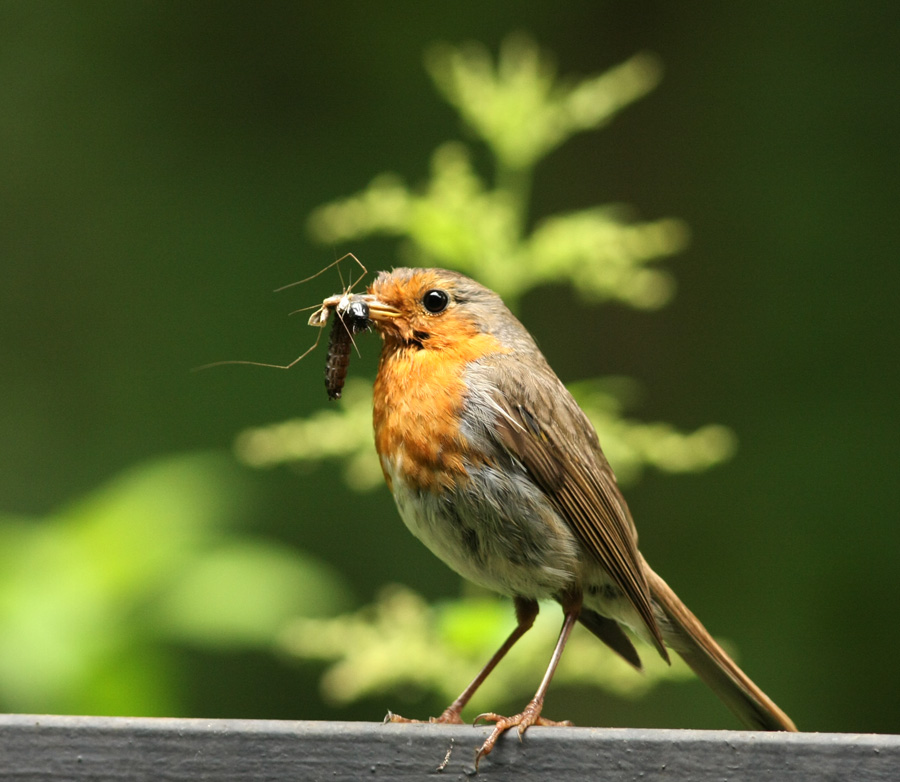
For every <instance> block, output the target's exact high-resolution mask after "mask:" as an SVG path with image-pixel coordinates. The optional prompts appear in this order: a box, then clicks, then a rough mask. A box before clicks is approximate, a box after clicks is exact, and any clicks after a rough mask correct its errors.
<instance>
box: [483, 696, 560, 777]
mask: <svg viewBox="0 0 900 782" xmlns="http://www.w3.org/2000/svg"><path fill="white" fill-rule="evenodd" d="M542 708H543V703H541V702H540V701H531V703H529V704H528V705H527V706H526V707H525V708H524V709H523V711H522V712H521V713H520V714H516V715H514V716H512V717H503V716H502V715H500V714H494V712H487V713H486V714H479V715H478V716H477V717H476V718H475V722H476V724H477V723H478V722H479V721H480V720H488V721H490V722H493V723H494V730H493V731H491V735H490V736H488V737H487V740H486V741H485V742H484V744H482V745H481V747H480V748H479V750H478V752H477V753H476V754H475V769H476V770H477V769H478V763H479V761H480V760H481V759H482V758H483V757H484V756H485V755H488V754H490V752H491V750H492V749H493V748H494V744H496V743H497V739H499V738H500V736H502V735H503V734H504V733H506V731H508V730H509V729H510V728H514V727H516V726H518V728H519V740H520V741H521V740H522V736H523V735H524V733H525V731H526V730H528V729H529V728H530V727H531V726H532V725H538V726H540V727H545V728H559V727H572V723H571V722H570V721H569V720H563V721H561V722H555V721H554V720H548V719H546V718H544V717H542V716H541V709H542Z"/></svg>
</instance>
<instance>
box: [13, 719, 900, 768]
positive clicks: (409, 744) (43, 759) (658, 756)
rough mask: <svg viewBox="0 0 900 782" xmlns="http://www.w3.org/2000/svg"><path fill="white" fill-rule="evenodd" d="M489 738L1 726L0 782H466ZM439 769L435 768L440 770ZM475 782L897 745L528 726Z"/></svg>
mask: <svg viewBox="0 0 900 782" xmlns="http://www.w3.org/2000/svg"><path fill="white" fill-rule="evenodd" d="M488 730H489V728H486V727H478V728H472V727H468V726H444V725H381V724H375V723H362V722H359V723H357V722H277V721H259V720H196V719H193V720H184V719H143V718H139V719H126V718H107V717H56V716H34V715H0V780H4V781H5V780H14V781H15V782H31V781H32V780H48V781H53V782H60V781H61V780H67V781H68V780H91V782H105V781H106V780H109V781H110V782H113V781H115V782H144V781H145V780H146V782H182V781H184V782H200V781H201V780H202V781H203V782H225V781H226V780H228V781H229V782H231V781H235V782H236V781H237V780H267V781H268V782H302V781H305V780H322V782H342V781H343V780H354V782H358V780H378V779H390V780H430V781H431V782H434V780H435V779H436V778H440V777H443V778H445V779H469V778H471V776H472V774H474V773H475V769H474V762H473V761H474V754H475V748H476V746H478V744H479V743H480V742H481V741H483V740H484V738H485V736H487V733H488ZM439 768H440V770H439ZM478 775H479V778H481V779H484V780H512V779H515V780H516V781H517V782H529V780H554V781H555V780H561V781H562V782H564V781H565V780H575V779H578V780H581V779H583V780H588V779H590V780H598V781H599V782H625V780H628V782H635V781H641V782H651V781H652V780H667V781H668V782H673V781H674V782H682V781H684V782H687V781H688V780H690V782H705V781H706V780H710V781H711V780H716V781H717V782H719V781H720V780H729V782H735V780H759V782H762V781H763V780H765V781H766V782H771V781H772V780H790V781H791V782H806V780H810V781H812V780H815V781H816V782H820V781H821V780H846V781H847V782H872V781H874V780H900V736H886V735H860V734H844V733H795V734H785V733H752V732H744V731H690V730H631V729H608V728H552V729H550V728H532V729H531V730H529V731H528V733H527V734H526V736H525V737H524V739H523V741H521V742H520V741H519V740H518V738H517V736H516V734H515V733H514V732H513V733H511V734H507V735H506V736H504V737H503V738H502V739H501V741H500V742H499V743H498V744H497V747H496V748H495V750H494V752H493V753H492V754H491V755H490V756H488V757H486V758H485V759H484V760H482V762H481V765H480V768H479V771H478Z"/></svg>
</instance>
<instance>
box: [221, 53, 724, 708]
mask: <svg viewBox="0 0 900 782" xmlns="http://www.w3.org/2000/svg"><path fill="white" fill-rule="evenodd" d="M427 64H428V70H429V72H430V73H431V75H432V77H433V79H434V81H435V83H436V85H437V86H438V88H439V90H440V91H441V93H442V94H443V95H444V96H445V97H446V98H447V100H448V101H449V102H450V103H451V104H452V105H453V106H454V107H455V108H456V109H457V110H458V112H459V114H460V115H461V116H462V118H463V119H464V120H465V122H466V124H467V125H468V126H469V128H470V130H471V131H472V132H473V133H474V134H475V135H476V136H477V137H479V138H480V139H481V140H482V141H483V142H484V143H485V144H486V146H487V148H488V150H489V152H490V154H491V156H492V159H493V161H494V163H495V167H496V171H495V181H494V182H493V184H488V183H487V182H486V181H485V179H484V178H483V177H482V176H481V175H480V174H479V173H478V172H477V171H476V170H475V168H474V167H473V164H472V157H471V154H470V152H469V150H468V149H467V147H465V146H464V145H462V144H460V143H457V142H451V143H447V144H444V145H443V146H441V147H440V148H439V149H438V150H437V151H436V152H435V154H434V157H433V159H432V165H431V178H430V179H429V181H428V182H427V183H426V184H425V185H424V186H423V187H422V188H420V189H415V190H414V189H411V188H409V187H407V186H406V185H405V184H404V183H403V182H402V181H401V180H400V179H399V178H398V177H396V176H393V175H389V174H386V175H381V176H378V177H376V178H375V179H374V180H373V181H372V182H371V184H370V185H369V186H368V187H367V188H366V189H365V190H363V191H362V192H361V193H358V194H357V195H354V196H351V197H349V198H346V199H342V200H340V201H336V202H334V203H332V204H328V205H326V206H323V207H321V208H320V209H318V210H316V211H315V212H314V213H313V215H312V217H311V219H310V227H311V230H312V232H313V234H314V235H315V236H316V238H317V239H319V240H320V241H322V242H323V243H328V244H335V243H345V244H346V243H347V242H350V241H353V240H360V239H363V238H365V237H369V236H374V235H388V236H395V237H397V238H399V239H400V240H401V245H400V248H399V250H398V253H399V255H400V256H401V258H402V259H403V260H404V261H405V262H406V263H409V264H411V265H420V266H430V265H440V266H448V267H451V268H455V269H458V270H461V271H464V272H468V273H470V274H472V275H473V276H475V277H476V278H477V279H479V280H480V281H481V282H483V283H485V284H487V285H488V286H490V287H492V288H494V289H495V290H496V291H497V292H498V293H500V294H501V295H502V296H503V297H504V299H505V300H506V302H507V303H508V304H510V305H511V306H512V307H515V306H516V305H517V304H518V302H519V300H520V298H521V295H522V294H523V293H525V292H527V291H529V290H531V289H532V288H534V287H536V286H538V285H541V284H545V283H551V282H555V283H560V282H564V283H567V284H570V285H572V286H574V288H575V289H576V290H577V291H578V292H579V293H580V294H582V295H583V296H584V297H585V299H586V300H588V301H594V302H596V301H601V300H617V301H620V302H623V303H626V304H628V305H630V306H633V307H638V308H645V309H648V308H653V307H658V306H661V305H662V304H664V303H665V302H666V301H667V300H668V299H669V297H670V296H671V294H672V292H673V290H674V286H673V284H672V282H671V278H670V277H669V275H668V274H667V272H665V271H664V270H661V269H659V268H657V267H655V266H652V265H651V264H652V263H653V262H655V261H658V260H659V259H661V258H663V257H665V256H668V255H671V254H673V253H675V252H677V251H678V250H680V249H681V248H682V247H683V246H684V245H685V243H686V241H687V229H686V228H685V226H684V225H683V224H682V223H681V222H680V221H678V220H674V219H671V218H664V219H660V220H656V221H651V222H634V221H629V220H628V219H627V215H628V212H627V210H625V209H623V208H621V207H610V206H605V207H590V208H587V209H583V210H579V211H577V212H574V213H570V214H563V215H555V216H550V217H546V218H544V219H542V220H539V221H538V222H537V223H536V225H535V227H534V228H533V230H531V231H530V232H529V231H528V230H527V226H528V225H529V214H528V199H529V195H530V186H531V179H532V175H533V171H534V168H535V166H536V165H537V163H538V162H539V161H540V160H541V159H542V158H544V157H546V156H547V155H548V154H549V153H550V152H551V151H552V150H553V149H555V148H556V147H557V146H559V145H560V144H562V143H563V142H564V141H566V140H567V139H568V138H570V137H571V136H572V135H573V134H575V133H578V132H581V131H584V130H591V129H594V128H598V127H600V126H602V125H604V124H605V123H607V122H609V121H610V120H611V119H612V118H613V116H614V115H615V114H616V113H617V112H618V111H619V110H620V109H622V108H623V107H624V106H626V105H627V104H629V103H630V102H632V101H633V100H635V99H637V98H639V97H641V96H642V95H644V94H645V93H646V92H647V91H649V90H650V89H651V88H652V87H653V86H654V85H655V84H656V83H657V81H658V80H659V75H660V68H659V65H658V63H657V62H656V60H655V59H654V58H652V57H650V56H648V55H637V56H635V57H633V58H631V59H630V60H628V61H627V62H625V63H623V64H622V65H620V66H618V67H616V68H614V69H612V70H611V71H609V72H607V73H605V74H603V75H600V76H595V77H591V78H588V79H584V80H582V81H580V82H575V83H571V84H563V83H560V82H559V81H557V80H556V78H555V75H554V70H553V67H552V65H551V63H550V62H549V60H548V59H547V58H546V57H545V56H544V55H542V54H541V53H540V52H539V51H538V49H537V48H536V47H535V46H534V44H533V43H531V42H530V41H529V40H528V39H526V38H523V37H512V38H510V39H509V40H508V41H507V42H506V43H505V44H504V46H503V48H502V50H501V53H500V57H499V61H498V63H497V65H496V66H494V65H493V64H492V62H491V60H490V57H489V56H488V54H487V53H486V51H485V50H484V49H483V48H482V47H480V46H477V45H469V46H465V47H461V48H453V47H450V46H440V47H436V48H434V49H432V50H431V52H430V53H429V55H428V58H427ZM628 385H629V384H628V383H627V382H621V381H620V382H611V381H605V382H600V381H586V382H584V383H581V384H578V385H576V386H574V387H573V388H572V391H573V393H574V394H575V395H576V397H577V398H578V400H579V402H580V404H581V405H582V407H583V408H584V410H585V411H586V412H587V414H588V415H589V416H590V418H591V420H592V421H593V423H594V424H595V426H596V428H597V430H598V432H599V434H600V438H601V441H602V442H603V444H604V449H605V451H606V453H607V455H608V457H609V458H610V461H611V462H612V464H613V466H614V467H615V468H616V470H617V473H618V475H619V477H620V479H622V480H625V481H627V480H633V479H635V478H636V477H637V476H638V475H639V474H640V472H641V470H642V469H643V468H644V467H647V466H652V467H655V468H657V469H660V470H665V471H669V472H689V471H699V470H704V469H707V468H708V467H710V466H712V465H714V464H717V463H719V462H721V461H722V460H724V459H726V458H728V457H729V456H730V455H731V453H732V451H733V448H734V438H733V436H732V434H731V432H730V431H729V430H727V429H726V428H724V427H721V426H706V427H702V428H700V429H698V430H697V431H695V432H692V433H681V432H678V431H677V430H676V429H675V428H674V427H672V426H670V425H668V424H663V423H655V424H646V423H639V422H634V421H630V420H627V419H625V418H624V417H623V415H622V410H623V403H622V399H623V397H625V396H627V394H623V393H622V390H623V388H627V387H628ZM371 432H372V429H371V387H370V386H369V385H368V384H367V383H365V382H364V381H361V380H355V381H354V382H352V383H348V385H347V387H346V390H345V393H344V397H343V399H342V400H341V404H340V406H339V407H336V408H330V409H328V410H323V411H321V412H318V413H315V414H314V415H312V416H310V417H309V418H306V419H296V420H292V421H286V422H282V423H277V424H274V425H271V426H263V427H259V428H255V429H252V430H248V431H246V432H244V433H242V434H241V435H240V437H239V438H238V440H237V443H236V450H237V453H238V455H239V457H240V458H241V459H242V460H243V461H245V462H246V463H248V464H251V465H254V466H258V467H262V466H272V465H276V464H281V463H286V462H306V463H315V462H320V461H322V460H325V459H336V460H340V461H342V462H343V464H344V475H345V478H346V481H347V483H348V485H349V486H350V487H351V488H353V489H355V490H364V489H370V488H373V487H375V486H378V485H380V484H381V483H382V479H381V474H380V469H379V466H378V461H377V458H376V456H375V451H374V447H373V442H372V433H371ZM547 613H550V614H552V615H553V617H554V618H553V620H552V621H551V622H550V623H549V624H547V623H543V624H541V625H540V626H539V627H540V629H538V630H535V631H533V633H530V634H529V636H527V637H526V639H525V640H523V641H522V643H521V647H522V648H521V649H519V648H518V647H517V649H516V652H515V654H513V655H511V660H512V659H515V660H516V661H515V662H512V661H510V662H506V663H504V665H503V666H501V667H500V669H498V670H497V671H496V672H495V673H494V674H492V676H491V677H490V678H489V679H488V683H487V684H486V685H485V687H484V689H483V692H482V693H481V694H483V695H485V696H487V698H490V696H491V695H492V694H493V695H494V696H499V695H500V694H501V693H504V694H506V695H507V696H509V695H511V694H514V693H519V694H521V695H523V696H527V695H528V694H530V691H531V690H532V689H533V686H534V684H533V676H532V675H529V674H533V673H534V671H535V670H540V669H541V668H542V667H543V665H544V664H545V663H546V659H547V653H548V650H549V649H550V648H552V645H553V638H554V637H555V634H556V632H557V630H558V627H557V613H556V612H555V611H550V612H547ZM511 626H512V618H511V614H510V612H509V609H508V606H506V605H504V604H500V603H497V602H496V601H485V600H480V599H479V600H473V599H462V600H458V601H451V602H448V603H446V604H443V605H441V606H438V607H436V608H434V609H429V608H428V607H427V606H426V605H425V604H424V603H423V602H422V601H421V600H420V599H419V598H417V597H416V596H415V595H412V594H411V593H409V592H407V591H403V590H396V589H395V590H391V591H388V592H386V593H385V594H383V595H382V596H381V597H380V598H379V599H378V600H377V601H376V603H375V604H374V605H372V606H369V607H368V608H366V609H364V610H363V611H361V612H358V613H352V614H346V615H343V616H338V617H334V618H331V619H302V620H297V621H296V622H295V623H293V625H292V626H291V627H290V628H289V629H288V630H287V631H286V632H285V633H284V634H282V636H281V639H282V644H283V645H284V648H286V649H287V650H289V651H290V652H291V653H293V654H294V655H296V656H298V657H301V658H304V659H318V660H326V661H328V662H329V663H331V667H330V668H329V670H328V672H327V673H326V675H325V678H324V680H323V688H324V691H325V695H326V697H328V698H330V699H331V700H333V701H335V702H341V703H343V702H347V701H351V700H354V699H357V698H360V697H362V696H364V695H367V694H372V693H375V692H381V691H386V690H392V691H396V690H398V689H401V690H406V691H408V690H409V689H410V688H413V689H419V690H428V691H434V692H439V693H441V694H442V695H443V696H444V697H446V698H447V699H449V698H451V697H453V696H455V695H456V694H457V691H458V690H459V689H461V687H462V684H463V683H464V682H466V681H468V679H469V678H471V676H472V675H473V674H474V672H475V671H476V670H477V669H478V667H479V666H480V665H482V664H483V663H484V662H485V661H486V659H487V658H488V656H489V655H490V654H491V653H492V652H493V651H494V650H495V649H496V648H497V647H498V646H499V644H500V643H501V641H502V639H503V638H504V637H505V635H506V634H507V633H508V632H509V630H510V629H511ZM476 630H477V631H476ZM648 658H650V659H649V660H648V675H647V676H645V677H642V678H640V677H636V676H635V675H634V674H633V672H629V671H628V670H627V665H625V664H624V663H621V661H619V660H617V659H616V658H615V657H614V655H612V654H611V653H610V652H608V651H607V650H606V649H605V648H604V647H603V646H602V645H601V644H599V643H597V642H596V640H595V639H593V638H588V637H587V636H586V635H585V636H584V637H582V636H578V637H576V639H574V640H573V643H572V644H570V647H569V648H567V651H566V655H565V657H564V662H563V664H562V666H561V668H560V671H559V674H558V676H557V678H558V679H560V680H567V679H568V680H569V681H573V682H575V681H577V682H579V683H581V684H585V683H590V684H594V685H597V686H602V687H605V688H607V689H612V690H615V691H617V692H621V693H629V694H632V693H636V692H638V691H640V690H642V689H644V688H646V687H647V686H649V685H650V684H652V683H654V682H656V681H658V680H659V679H661V678H664V677H673V676H674V677H677V676H680V675H682V673H683V671H682V669H681V668H680V667H676V668H671V669H670V668H666V667H665V666H664V665H662V664H661V663H660V662H659V661H658V660H656V659H655V655H648Z"/></svg>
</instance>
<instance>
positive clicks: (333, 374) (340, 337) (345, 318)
mask: <svg viewBox="0 0 900 782" xmlns="http://www.w3.org/2000/svg"><path fill="white" fill-rule="evenodd" d="M368 327H369V307H368V305H367V304H366V303H365V302H363V301H351V302H350V304H349V305H347V307H346V309H345V311H344V312H343V313H341V312H340V311H338V310H336V311H335V313H334V322H333V323H332V324H331V334H330V336H329V338H328V358H327V360H326V362H325V389H326V391H328V398H329V399H340V398H341V391H343V389H344V381H345V380H346V379H347V369H348V367H349V366H350V350H351V348H352V346H353V337H354V335H356V334H359V333H360V332H362V331H365V330H366V329H367V328H368Z"/></svg>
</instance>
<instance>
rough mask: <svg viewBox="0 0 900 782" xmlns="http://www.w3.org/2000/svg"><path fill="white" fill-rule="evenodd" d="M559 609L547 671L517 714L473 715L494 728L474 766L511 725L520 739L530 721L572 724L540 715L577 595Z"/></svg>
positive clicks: (577, 606)
mask: <svg viewBox="0 0 900 782" xmlns="http://www.w3.org/2000/svg"><path fill="white" fill-rule="evenodd" d="M563 612H564V614H565V618H564V619H563V625H562V629H561V630H560V631H559V639H558V640H557V642H556V648H555V649H554V650H553V656H552V657H551V658H550V664H549V665H548V666H547V672H546V673H545V674H544V678H543V680H542V681H541V685H540V687H538V689H537V692H536V693H535V694H534V697H533V698H532V699H531V702H530V703H529V704H528V705H527V706H526V707H525V708H524V709H523V710H522V711H521V712H520V713H519V714H516V715H514V716H512V717H503V716H501V715H500V714H494V713H493V712H489V713H487V714H479V715H478V717H476V719H475V722H478V721H479V720H490V721H492V722H494V730H493V731H492V732H491V735H490V736H488V737H487V740H486V741H485V742H484V744H482V745H481V748H480V749H479V750H478V752H477V753H476V755H475V768H476V769H477V768H478V762H479V761H480V760H481V759H482V758H483V757H484V756H485V755H487V754H489V753H490V751H491V750H492V749H493V748H494V744H496V743H497V739H499V738H500V736H502V735H503V734H504V733H505V732H506V731H508V730H509V729H510V728H513V727H515V726H518V727H519V739H520V740H521V738H522V735H523V734H524V733H525V731H526V730H528V728H530V727H531V726H532V725H541V726H544V727H557V726H561V725H571V724H572V723H571V722H569V721H568V720H565V721H563V722H554V721H553V720H548V719H544V717H542V716H541V709H543V708H544V696H545V695H546V694H547V688H548V687H549V686H550V680H551V679H552V678H553V673H554V672H555V671H556V666H557V665H559V661H560V659H561V658H562V653H563V649H564V648H565V646H566V641H567V640H568V639H569V634H570V633H571V632H572V628H573V627H574V626H575V622H576V621H577V620H578V614H579V613H581V596H580V595H578V596H575V597H569V598H567V599H566V600H565V601H564V602H563Z"/></svg>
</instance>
